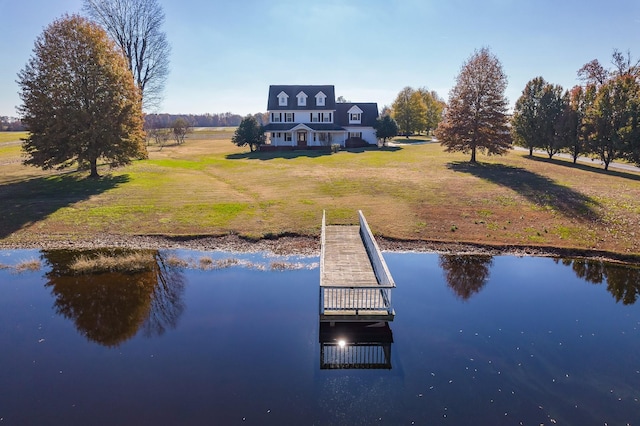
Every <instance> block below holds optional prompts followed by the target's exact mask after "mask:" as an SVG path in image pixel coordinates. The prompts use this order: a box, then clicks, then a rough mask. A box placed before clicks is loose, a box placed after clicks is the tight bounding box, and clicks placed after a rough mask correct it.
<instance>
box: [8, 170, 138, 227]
mask: <svg viewBox="0 0 640 426" xmlns="http://www.w3.org/2000/svg"><path fill="white" fill-rule="evenodd" d="M128 181H129V177H128V176H127V175H120V176H103V177H101V178H99V179H87V178H86V174H79V173H69V174H65V175H58V176H52V177H42V178H35V179H29V180H24V181H19V182H12V183H8V184H4V185H0V217H1V218H2V221H1V222H0V238H5V237H7V236H9V235H11V234H12V233H13V232H15V231H18V230H20V229H22V228H24V227H26V226H29V225H31V224H33V223H36V222H38V221H40V220H43V219H45V218H46V217H47V216H49V215H51V214H52V213H54V212H56V211H57V210H59V209H61V208H63V207H67V206H70V205H72V204H74V203H77V202H79V201H83V200H86V199H88V198H90V197H91V196H93V195H97V194H100V193H103V192H105V191H108V190H109V189H112V188H116V187H117V186H119V185H122V184H124V183H126V182H128Z"/></svg>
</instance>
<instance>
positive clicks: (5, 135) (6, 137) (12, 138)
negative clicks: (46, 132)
mask: <svg viewBox="0 0 640 426" xmlns="http://www.w3.org/2000/svg"><path fill="white" fill-rule="evenodd" d="M26 137H27V132H0V143H3V142H20V139H21V138H26Z"/></svg>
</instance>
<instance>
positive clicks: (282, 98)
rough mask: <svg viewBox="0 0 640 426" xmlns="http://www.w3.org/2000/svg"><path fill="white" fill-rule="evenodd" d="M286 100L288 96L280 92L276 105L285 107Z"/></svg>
mask: <svg viewBox="0 0 640 426" xmlns="http://www.w3.org/2000/svg"><path fill="white" fill-rule="evenodd" d="M287 99H289V95H287V94H286V93H284V92H280V93H279V94H278V105H279V106H287Z"/></svg>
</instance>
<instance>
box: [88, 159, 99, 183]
mask: <svg viewBox="0 0 640 426" xmlns="http://www.w3.org/2000/svg"><path fill="white" fill-rule="evenodd" d="M90 164H91V174H89V177H90V178H93V179H96V178H99V177H100V175H99V174H98V159H97V158H92V159H91V161H90Z"/></svg>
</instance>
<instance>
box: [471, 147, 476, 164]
mask: <svg viewBox="0 0 640 426" xmlns="http://www.w3.org/2000/svg"><path fill="white" fill-rule="evenodd" d="M471 162H472V163H475V162H476V147H475V146H474V147H473V148H471Z"/></svg>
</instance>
